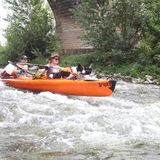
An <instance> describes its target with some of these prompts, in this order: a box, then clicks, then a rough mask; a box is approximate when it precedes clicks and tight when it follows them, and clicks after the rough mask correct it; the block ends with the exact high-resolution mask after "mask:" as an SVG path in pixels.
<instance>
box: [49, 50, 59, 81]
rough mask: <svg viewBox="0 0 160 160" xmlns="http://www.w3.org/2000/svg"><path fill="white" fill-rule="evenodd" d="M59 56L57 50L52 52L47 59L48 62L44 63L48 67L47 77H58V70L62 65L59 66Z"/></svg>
mask: <svg viewBox="0 0 160 160" xmlns="http://www.w3.org/2000/svg"><path fill="white" fill-rule="evenodd" d="M59 62H60V56H59V54H58V53H57V52H53V53H52V54H51V57H50V59H49V63H48V64H46V66H47V67H48V70H47V77H48V78H60V77H61V75H60V72H61V69H62V67H60V66H59Z"/></svg>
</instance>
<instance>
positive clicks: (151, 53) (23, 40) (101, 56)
mask: <svg viewBox="0 0 160 160" xmlns="http://www.w3.org/2000/svg"><path fill="white" fill-rule="evenodd" d="M5 1H6V2H7V4H8V5H9V7H10V9H11V10H12V13H13V14H12V15H10V16H9V19H8V21H9V22H10V23H9V26H8V28H7V30H6V39H7V44H6V46H0V62H1V64H5V63H6V62H7V60H8V59H9V60H12V61H16V60H17V57H19V56H20V55H22V54H27V56H29V58H30V60H31V62H36V63H43V64H44V63H46V61H47V60H48V57H49V56H50V52H51V51H52V50H58V51H60V47H59V43H58V40H57V37H56V35H55V29H54V27H55V24H54V18H53V16H52V14H51V11H50V9H49V7H45V5H44V2H43V0H26V1H25V2H24V1H21V0H5ZM159 11H160V1H158V0H134V1H128V0H114V1H112V0H99V1H97V0H82V3H81V5H80V6H79V7H78V8H77V9H75V10H74V11H73V12H74V15H75V19H76V20H77V23H78V24H79V25H80V26H81V27H82V28H84V30H85V33H84V35H83V37H82V39H83V40H84V41H86V43H88V44H89V45H91V46H93V47H94V52H92V53H90V54H79V55H69V56H66V55H65V56H64V55H63V56H62V61H61V63H62V65H76V63H78V62H79V63H82V64H83V65H90V64H92V66H93V68H94V69H95V70H96V71H97V72H103V73H105V74H115V73H117V74H118V73H120V74H121V75H124V76H125V75H129V76H133V77H144V76H145V75H151V76H153V77H154V78H156V79H159V80H160V18H159Z"/></svg>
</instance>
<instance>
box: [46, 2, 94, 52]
mask: <svg viewBox="0 0 160 160" xmlns="http://www.w3.org/2000/svg"><path fill="white" fill-rule="evenodd" d="M48 2H49V4H50V6H51V9H52V11H53V13H54V16H55V20H56V32H57V34H58V36H59V38H60V41H61V47H62V50H63V52H64V53H71V54H72V53H78V52H87V51H88V50H90V49H92V47H91V46H89V45H87V44H86V42H84V41H82V40H81V36H82V33H83V30H82V29H81V28H80V27H79V26H78V25H76V24H75V21H74V19H73V18H72V17H73V16H72V12H71V9H73V8H74V7H76V5H77V4H78V3H79V2H80V0H57V1H56V0H48ZM77 2H78V3H77Z"/></svg>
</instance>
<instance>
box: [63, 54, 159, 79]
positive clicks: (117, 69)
mask: <svg viewBox="0 0 160 160" xmlns="http://www.w3.org/2000/svg"><path fill="white" fill-rule="evenodd" d="M102 61H103V62H102ZM102 61H101V59H100V58H98V56H96V54H80V55H68V56H62V60H61V65H62V66H75V65H76V64H77V63H80V64H82V65H86V66H89V65H91V64H92V68H93V69H94V70H95V71H96V72H97V73H104V74H106V75H107V74H111V75H113V74H118V73H120V74H121V75H122V76H132V77H135V78H144V77H145V75H150V76H153V77H154V78H155V79H158V80H159V81H160V68H159V67H157V66H156V65H145V66H144V65H142V64H138V63H136V62H134V63H131V64H121V65H113V64H111V63H108V62H104V60H102Z"/></svg>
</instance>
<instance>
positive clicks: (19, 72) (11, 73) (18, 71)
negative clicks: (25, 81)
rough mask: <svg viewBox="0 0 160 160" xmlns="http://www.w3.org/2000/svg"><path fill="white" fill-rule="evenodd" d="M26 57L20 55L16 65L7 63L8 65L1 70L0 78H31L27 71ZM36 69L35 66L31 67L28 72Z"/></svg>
mask: <svg viewBox="0 0 160 160" xmlns="http://www.w3.org/2000/svg"><path fill="white" fill-rule="evenodd" d="M27 63H28V57H27V56H26V55H22V56H21V57H20V58H19V61H18V62H17V63H13V62H10V61H9V64H8V65H7V66H6V67H5V68H4V69H3V71H2V73H1V76H2V77H13V78H16V77H21V76H23V77H24V76H25V77H31V76H32V74H30V72H29V71H28V69H29V67H28V65H27ZM36 69H38V68H37V66H33V67H32V68H30V70H36Z"/></svg>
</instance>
